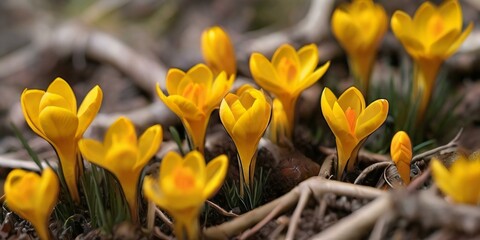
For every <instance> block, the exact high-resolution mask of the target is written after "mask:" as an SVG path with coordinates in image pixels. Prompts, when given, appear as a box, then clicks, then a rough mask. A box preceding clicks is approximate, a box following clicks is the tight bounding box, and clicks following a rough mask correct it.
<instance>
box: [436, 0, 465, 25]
mask: <svg viewBox="0 0 480 240" xmlns="http://www.w3.org/2000/svg"><path fill="white" fill-rule="evenodd" d="M438 11H439V13H440V16H442V19H443V20H444V23H445V24H447V25H448V28H449V29H456V30H457V31H459V32H460V31H461V29H462V19H463V17H462V8H461V7H460V4H458V2H457V1H453V0H446V1H444V2H443V3H442V5H440V7H439V8H438Z"/></svg>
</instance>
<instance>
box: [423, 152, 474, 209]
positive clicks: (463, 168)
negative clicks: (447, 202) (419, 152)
mask: <svg viewBox="0 0 480 240" xmlns="http://www.w3.org/2000/svg"><path fill="white" fill-rule="evenodd" d="M430 166H431V168H432V175H433V180H434V181H435V183H436V184H437V186H438V188H440V190H442V192H443V193H444V194H445V195H447V196H449V197H450V198H451V199H452V200H453V201H454V202H456V203H465V204H472V205H477V204H478V203H480V185H479V184H477V183H478V182H479V181H480V152H476V153H473V154H471V155H470V156H469V157H468V159H467V157H465V156H463V155H461V154H460V155H458V156H457V157H456V159H455V161H454V162H453V164H452V166H451V167H450V169H449V170H447V168H446V167H445V166H444V165H443V164H442V162H441V161H440V160H438V159H436V158H433V159H432V160H431V162H430Z"/></svg>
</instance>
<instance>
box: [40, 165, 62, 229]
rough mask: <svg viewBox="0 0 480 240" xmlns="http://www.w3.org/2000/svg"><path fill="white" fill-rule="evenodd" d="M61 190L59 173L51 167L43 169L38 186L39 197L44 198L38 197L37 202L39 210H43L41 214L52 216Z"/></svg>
mask: <svg viewBox="0 0 480 240" xmlns="http://www.w3.org/2000/svg"><path fill="white" fill-rule="evenodd" d="M59 190H60V183H59V181H58V177H57V174H55V172H54V171H53V170H52V169H51V168H45V169H43V171H42V176H41V180H40V182H39V186H38V188H37V193H38V197H41V198H42V199H41V200H40V199H36V200H37V201H36V203H37V210H38V211H41V212H42V213H41V215H43V216H45V217H46V218H48V216H50V214H51V213H52V211H53V208H54V207H55V205H56V204H57V201H58V193H59ZM45 224H46V223H45Z"/></svg>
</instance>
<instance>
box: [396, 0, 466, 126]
mask: <svg viewBox="0 0 480 240" xmlns="http://www.w3.org/2000/svg"><path fill="white" fill-rule="evenodd" d="M391 25H392V30H393V33H394V34H395V36H396V37H397V38H398V39H399V40H400V42H401V43H402V45H403V47H404V48H405V50H406V51H407V52H408V54H409V55H410V56H411V57H412V58H413V59H414V61H415V66H414V80H415V82H414V84H413V92H412V97H413V98H417V97H419V96H420V95H421V102H420V105H419V109H418V112H419V114H420V115H419V118H420V119H421V118H423V114H424V112H425V109H426V108H427V106H428V103H429V102H430V98H431V95H432V90H433V87H434V85H435V80H436V78H437V74H438V71H439V68H440V65H441V64H442V63H443V61H444V60H445V59H447V58H449V57H450V56H451V55H452V54H454V53H455V51H456V50H457V49H458V48H459V47H460V45H461V44H462V42H463V41H464V40H465V38H466V37H467V36H468V35H469V34H470V32H471V31H472V28H473V23H470V24H469V25H468V26H467V28H466V29H465V30H464V31H463V32H462V8H461V6H460V4H459V3H458V1H456V0H445V1H444V2H443V3H442V4H441V5H440V6H435V5H433V4H432V3H430V2H424V3H423V4H422V5H421V6H420V7H419V8H418V10H417V11H416V12H415V16H414V17H413V19H412V18H410V16H409V15H408V14H406V13H405V12H402V11H396V12H395V13H394V14H393V17H392V20H391Z"/></svg>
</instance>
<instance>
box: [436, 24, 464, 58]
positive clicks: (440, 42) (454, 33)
mask: <svg viewBox="0 0 480 240" xmlns="http://www.w3.org/2000/svg"><path fill="white" fill-rule="evenodd" d="M459 35H460V32H459V31H458V30H456V29H452V30H451V31H450V32H448V33H445V34H444V35H443V36H442V37H441V38H439V39H437V40H436V41H435V42H433V43H432V46H431V47H430V52H431V54H432V55H433V56H439V57H440V58H442V59H445V58H447V57H448V56H446V53H448V50H449V48H450V47H451V46H452V44H453V43H454V42H455V40H456V39H457V38H458V36H459Z"/></svg>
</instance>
